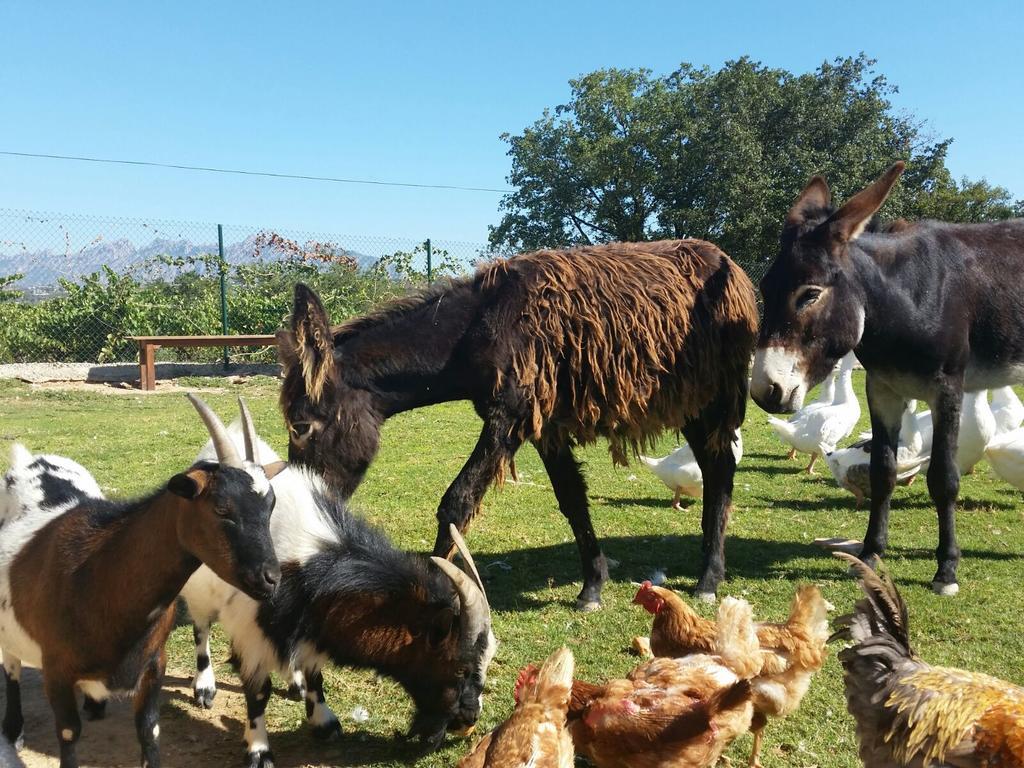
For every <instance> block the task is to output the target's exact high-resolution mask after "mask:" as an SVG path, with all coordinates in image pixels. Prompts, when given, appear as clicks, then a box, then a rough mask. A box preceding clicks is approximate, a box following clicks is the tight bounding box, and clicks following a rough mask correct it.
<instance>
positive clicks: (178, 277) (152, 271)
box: [0, 209, 766, 363]
mask: <svg viewBox="0 0 1024 768" xmlns="http://www.w3.org/2000/svg"><path fill="white" fill-rule="evenodd" d="M501 255H507V254H501V253H496V252H494V251H493V250H492V249H491V248H490V247H489V246H488V245H486V244H484V243H470V242H460V241H454V240H432V239H424V240H413V239H409V238H394V237H353V236H347V235H339V234H332V233H321V232H302V231H294V230H289V229H280V228H267V227H244V226H234V225H231V226H220V225H216V224H200V223H196V222H182V221H161V220H147V219H125V218H110V217H97V216H80V215H67V214H48V213H37V212H30V211H15V210H5V209H0V363H12V362H18V363H21V362H61V363H70V362H88V363H105V362H128V361H132V360H135V359H137V356H138V349H137V346H136V344H135V342H133V341H132V338H131V337H132V336H205V335H216V334H264V333H273V332H274V331H276V330H277V329H278V328H280V327H281V325H282V323H283V322H284V321H285V319H286V318H287V316H288V313H289V311H290V308H291V293H292V289H293V287H294V285H295V283H296V282H298V281H300V280H301V281H303V282H306V283H308V284H310V285H312V286H313V287H314V288H315V289H316V290H317V292H318V293H319V294H320V296H321V298H322V299H323V301H324V303H325V305H326V307H327V310H328V312H329V313H330V315H331V317H332V319H334V320H335V321H339V320H343V319H345V318H347V317H351V316H352V315H355V314H359V313H362V312H366V311H367V310H369V309H372V308H373V307H374V306H376V305H377V304H379V303H380V302H382V301H384V300H386V299H389V298H392V297H394V296H399V295H402V294H404V293H406V292H408V291H409V290H410V289H411V288H413V287H416V286H419V285H423V284H425V283H427V282H428V281H430V280H431V279H434V278H436V277H445V276H454V275H459V274H464V273H467V272H469V271H471V270H472V268H473V266H474V265H475V263H476V262H478V261H480V260H482V259H489V258H494V257H496V256H501ZM743 266H744V268H746V269H747V271H748V273H749V274H750V277H751V279H752V280H754V282H755V283H756V282H757V280H759V279H760V277H761V275H762V274H763V270H764V269H765V266H766V265H763V264H750V265H748V264H744V265H743ZM221 354H222V353H221V350H218V349H215V348H184V349H177V348H164V349H161V350H160V352H159V355H160V359H161V360H188V361H212V360H216V359H219V358H220V355H221ZM232 359H233V360H235V361H241V360H247V361H251V362H269V361H272V360H273V359H274V353H273V350H271V349H267V348H255V349H254V348H248V349H246V348H238V349H233V350H232Z"/></svg>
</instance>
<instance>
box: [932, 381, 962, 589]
mask: <svg viewBox="0 0 1024 768" xmlns="http://www.w3.org/2000/svg"><path fill="white" fill-rule="evenodd" d="M962 401H963V392H962V391H961V390H960V389H959V388H958V387H957V388H952V387H951V388H949V389H948V390H947V389H944V390H942V391H941V392H940V393H939V396H938V398H937V399H936V402H935V404H934V405H933V406H932V413H933V419H934V422H935V425H934V430H933V437H932V461H931V465H930V466H929V467H928V493H929V494H930V495H931V497H932V501H934V502H935V510H936V512H937V513H938V517H939V546H938V548H937V549H936V550H935V559H936V560H937V561H938V570H937V571H936V572H935V578H934V579H932V589H933V590H934V591H935V592H938V593H939V594H940V595H955V594H956V593H957V592H959V591H960V586H959V585H958V584H957V581H956V569H957V566H958V565H959V564H960V547H959V545H958V544H957V540H956V500H957V496H959V494H960V469H959V467H958V466H957V463H956V451H957V441H958V438H959V436H960V408H961V404H962Z"/></svg>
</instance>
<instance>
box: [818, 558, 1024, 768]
mask: <svg viewBox="0 0 1024 768" xmlns="http://www.w3.org/2000/svg"><path fill="white" fill-rule="evenodd" d="M834 554H835V555H836V557H840V558H842V559H844V560H846V561H848V562H849V563H850V565H851V566H852V567H853V568H854V569H855V571H856V573H857V577H858V579H859V580H860V585H861V589H863V590H864V594H865V597H864V598H862V599H861V600H858V601H857V603H856V606H855V607H854V611H853V613H852V614H850V615H848V616H842V617H840V618H838V619H836V622H835V624H836V627H837V631H836V633H835V635H833V637H834V638H837V639H845V640H851V641H853V645H852V646H850V647H849V648H846V649H844V650H842V651H840V652H839V663H840V664H842V666H843V680H844V683H845V688H846V705H847V709H848V710H849V711H850V714H851V715H853V717H854V720H856V721H857V740H858V742H859V744H860V759H861V761H862V762H863V763H864V765H865V766H871V768H928V767H929V766H930V767H931V768H942V766H950V767H954V768H1009V767H1010V766H1015V767H1016V768H1019V767H1020V766H1024V688H1021V687H1019V686H1016V685H1013V684H1011V683H1007V682H1004V681H1003V680H1000V679H998V678H995V677H990V676H989V675H983V674H979V673H977V672H968V671H966V670H962V669H953V668H948V667H933V666H931V665H930V664H928V663H927V662H925V661H922V660H921V659H919V658H918V657H917V654H915V653H914V651H913V649H912V648H911V647H910V634H909V622H908V615H907V606H906V604H905V603H904V602H903V598H902V597H901V596H900V593H899V592H898V591H897V590H896V586H895V585H894V584H893V583H892V580H891V579H890V578H889V577H888V576H887V575H882V576H879V575H878V574H876V573H875V572H874V571H872V570H871V569H870V568H868V567H867V566H866V565H864V564H863V563H862V562H861V561H860V560H858V559H857V558H855V557H852V556H851V555H847V554H845V553H841V552H836V553H834Z"/></svg>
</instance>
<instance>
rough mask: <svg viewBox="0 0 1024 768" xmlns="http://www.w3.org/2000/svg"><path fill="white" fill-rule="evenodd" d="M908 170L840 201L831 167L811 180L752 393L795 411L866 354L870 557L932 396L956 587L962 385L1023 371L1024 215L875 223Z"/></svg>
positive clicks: (936, 464)
mask: <svg viewBox="0 0 1024 768" xmlns="http://www.w3.org/2000/svg"><path fill="white" fill-rule="evenodd" d="M902 172H903V163H896V164H895V165H894V166H893V167H892V168H890V169H889V170H888V171H887V172H886V173H885V175H884V176H882V177H881V178H880V179H879V180H878V181H876V182H875V183H874V184H872V185H871V186H869V187H868V188H866V189H864V190H863V191H861V192H859V193H857V194H856V195H854V196H853V197H852V198H851V199H850V200H849V201H848V202H847V203H846V204H845V205H843V206H842V207H841V208H839V210H836V211H834V210H833V209H832V208H831V196H830V193H829V188H828V185H827V184H826V183H825V180H824V179H822V178H821V177H820V176H816V177H814V178H813V179H811V181H810V183H809V184H808V185H807V188H806V189H804V191H803V193H801V195H800V197H799V199H798V200H797V201H796V203H795V204H794V205H793V208H792V210H790V212H789V216H788V217H787V218H786V224H785V228H784V230H783V234H782V250H781V252H780V253H779V255H778V257H777V258H776V259H775V262H774V263H773V264H772V266H771V268H770V269H769V270H768V273H767V274H766V275H765V277H764V279H763V280H762V281H761V293H762V294H763V295H764V310H765V312H764V321H763V323H762V325H761V338H760V341H759V343H758V351H757V355H756V356H755V358H754V375H753V380H752V382H751V395H752V396H753V398H754V400H755V401H756V402H757V403H758V405H760V406H761V407H762V408H764V409H765V410H766V411H769V412H771V413H779V412H784V411H793V410H795V409H797V408H799V407H800V405H801V403H802V402H803V398H804V395H805V394H806V393H807V390H808V389H810V388H811V387H812V386H814V385H815V384H816V383H817V382H819V381H821V380H822V379H823V378H824V377H825V375H826V374H827V373H828V372H829V371H830V370H831V369H832V366H833V365H834V364H835V362H836V361H837V360H838V359H839V358H840V357H842V356H843V355H844V354H846V353H847V352H848V351H849V350H851V349H852V350H853V351H854V352H855V353H856V355H857V358H858V359H859V360H860V361H861V363H862V364H863V365H864V368H865V369H866V370H867V395H868V407H869V409H870V411H871V431H872V433H873V435H874V438H873V441H872V450H871V518H870V521H869V523H868V531H867V535H866V536H865V538H864V544H863V549H862V551H861V554H860V557H861V559H862V560H864V561H865V562H867V563H869V564H873V563H874V561H876V560H877V558H878V557H879V556H880V555H881V554H882V553H883V552H884V551H885V547H886V543H887V536H888V527H889V498H890V496H891V495H892V489H893V485H894V484H895V481H896V446H897V442H898V440H899V432H900V415H901V413H902V412H903V408H904V406H905V405H906V402H907V401H908V400H910V399H918V400H925V401H927V402H928V403H929V404H930V405H931V408H932V414H933V419H934V425H935V426H934V430H935V431H934V438H933V443H932V459H931V466H930V467H929V469H928V491H929V493H930V494H931V497H932V500H933V501H934V502H935V505H936V507H937V509H938V516H939V546H938V549H937V550H936V553H935V554H936V557H937V559H938V571H937V572H936V574H935V579H934V581H933V583H932V587H933V589H935V591H937V592H940V593H942V594H955V593H956V592H957V590H958V586H957V581H956V569H957V564H958V563H959V561H960V548H959V547H958V546H957V541H956V526H955V518H954V512H955V507H956V498H957V494H958V492H959V489H960V474H959V471H958V469H957V464H956V449H957V435H958V432H959V424H960V405H961V400H962V399H963V393H964V391H965V390H967V391H976V390H980V389H992V388H995V387H1000V386H1004V385H1006V384H1011V383H1015V382H1021V381H1024V219H1012V220H1009V221H1001V222H993V223H990V224H944V223H942V222H937V221H922V222H918V223H916V224H913V225H912V226H899V227H896V228H894V229H890V231H889V232H885V233H866V234H862V233H863V230H864V228H865V226H866V225H867V224H868V222H869V220H870V219H871V217H872V216H873V215H874V214H875V212H876V211H877V210H878V209H879V207H880V206H881V205H882V203H883V202H884V201H885V198H886V196H887V195H888V194H889V190H890V189H891V188H892V186H893V184H895V183H896V180H897V179H898V178H899V176H900V174H901V173H902Z"/></svg>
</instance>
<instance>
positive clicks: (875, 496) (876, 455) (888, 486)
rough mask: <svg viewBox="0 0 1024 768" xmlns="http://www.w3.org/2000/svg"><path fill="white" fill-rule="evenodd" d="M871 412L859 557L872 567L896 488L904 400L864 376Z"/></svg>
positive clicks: (885, 534)
mask: <svg viewBox="0 0 1024 768" xmlns="http://www.w3.org/2000/svg"><path fill="white" fill-rule="evenodd" d="M867 395H868V410H869V411H870V412H871V436H872V439H871V469H870V473H869V474H870V479H871V514H870V516H869V517H868V530H867V533H865V534H864V545H863V547H862V548H861V552H860V559H861V560H863V561H864V562H865V563H867V564H868V565H870V566H872V567H874V566H875V565H876V564H877V562H878V558H879V557H881V556H882V555H883V554H884V553H885V548H886V546H887V545H888V543H889V500H890V499H891V498H892V492H893V489H894V488H895V487H896V448H897V447H898V446H899V441H900V419H901V418H902V416H903V409H904V407H905V405H906V401H904V399H903V398H902V397H900V396H899V395H897V394H896V393H895V392H893V391H892V390H891V389H890V388H889V387H888V386H886V385H885V384H882V383H880V382H878V381H876V380H873V379H872V378H871V374H870V373H869V374H868V379H867Z"/></svg>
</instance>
